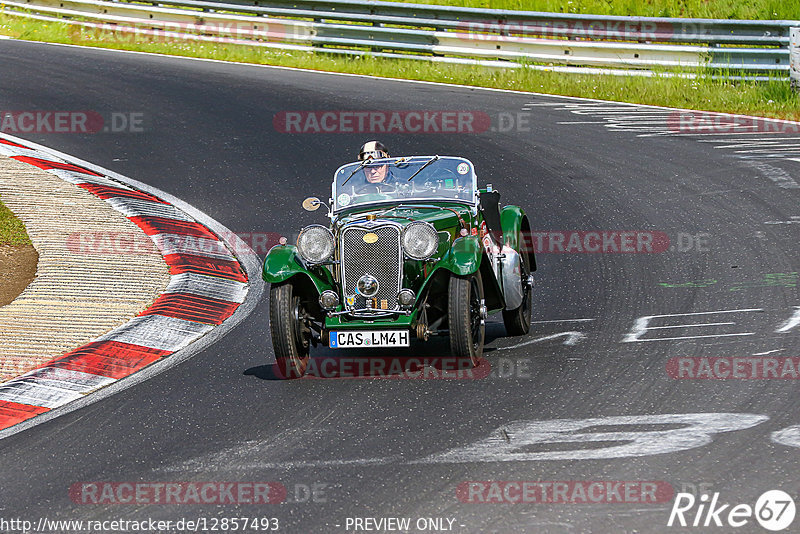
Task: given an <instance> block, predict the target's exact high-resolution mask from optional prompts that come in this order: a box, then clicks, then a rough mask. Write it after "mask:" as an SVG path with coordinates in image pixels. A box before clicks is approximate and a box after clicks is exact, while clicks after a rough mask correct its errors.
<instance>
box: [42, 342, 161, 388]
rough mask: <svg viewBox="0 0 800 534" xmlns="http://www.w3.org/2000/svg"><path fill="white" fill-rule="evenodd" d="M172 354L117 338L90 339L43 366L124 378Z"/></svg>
mask: <svg viewBox="0 0 800 534" xmlns="http://www.w3.org/2000/svg"><path fill="white" fill-rule="evenodd" d="M170 354H172V353H171V352H169V351H166V350H158V349H151V348H148V347H141V346H139V345H131V344H130V343H122V342H120V341H92V342H91V343H87V344H86V345H84V346H82V347H80V348H77V349H75V350H73V351H71V352H68V353H66V354H65V355H64V356H61V357H60V358H56V359H55V360H52V361H50V362H49V363H47V364H46V365H48V366H51V367H56V368H60V369H70V370H73V371H81V372H84V373H91V374H95V375H100V376H107V377H109V378H115V379H117V378H123V377H126V376H128V375H130V374H133V373H134V372H136V371H138V370H139V369H141V368H142V367H145V366H147V365H150V364H151V363H153V362H154V361H156V360H158V359H159V358H163V357H164V356H169V355H170Z"/></svg>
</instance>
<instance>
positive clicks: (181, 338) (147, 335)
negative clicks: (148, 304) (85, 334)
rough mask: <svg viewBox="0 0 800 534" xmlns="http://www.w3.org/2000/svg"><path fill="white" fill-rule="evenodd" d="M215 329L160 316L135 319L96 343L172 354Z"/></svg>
mask: <svg viewBox="0 0 800 534" xmlns="http://www.w3.org/2000/svg"><path fill="white" fill-rule="evenodd" d="M213 328H214V327H213V326H209V325H207V324H202V323H194V322H192V321H185V320H183V319H176V318H174V317H166V316H163V315H147V316H139V317H134V318H133V319H131V320H130V321H128V322H127V323H126V324H124V325H122V326H120V327H119V328H117V329H116V330H114V331H113V332H110V333H108V334H106V335H104V336H100V337H99V338H97V340H96V341H106V340H108V341H121V342H123V343H130V344H131V345H139V346H141V347H148V348H151V349H159V350H165V351H168V352H175V351H178V350H180V349H182V348H183V347H185V346H186V345H188V344H189V343H191V342H192V341H194V340H195V339H197V338H199V337H200V336H202V335H203V334H207V333H208V332H209V331H211V330H212V329H213Z"/></svg>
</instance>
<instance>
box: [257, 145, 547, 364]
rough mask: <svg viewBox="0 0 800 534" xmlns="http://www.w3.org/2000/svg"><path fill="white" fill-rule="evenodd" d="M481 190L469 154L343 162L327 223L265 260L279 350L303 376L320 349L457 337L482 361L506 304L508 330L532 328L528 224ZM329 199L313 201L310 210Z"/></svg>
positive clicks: (459, 353) (462, 357)
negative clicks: (492, 322)
mask: <svg viewBox="0 0 800 534" xmlns="http://www.w3.org/2000/svg"><path fill="white" fill-rule="evenodd" d="M499 198H500V195H499V193H498V192H497V191H494V190H493V189H492V187H491V185H488V186H487V187H486V188H485V189H480V190H479V189H478V186H477V177H476V175H475V169H474V167H473V165H472V163H471V162H470V161H469V160H466V159H464V158H459V157H449V156H411V157H401V158H384V159H378V160H372V159H367V160H365V161H360V162H354V163H350V164H347V165H344V166H342V167H340V168H339V169H338V170H337V171H336V173H335V174H334V177H333V186H332V198H331V199H329V205H328V217H329V218H330V220H331V223H330V226H329V227H328V226H322V225H318V224H313V225H310V226H306V227H305V228H303V229H302V230H301V231H300V234H299V236H298V238H297V243H296V245H289V244H286V240H285V239H282V240H281V244H279V245H276V246H275V247H273V248H272V249H271V250H270V251H269V253H268V254H267V258H266V260H265V261H264V274H263V276H264V280H265V281H266V282H269V283H270V284H271V288H270V322H271V333H272V342H273V344H274V347H275V356H276V359H277V363H278V366H279V369H280V371H281V373H282V374H283V375H284V376H285V377H299V376H302V375H303V374H304V373H305V371H306V367H307V365H308V361H309V354H310V348H311V346H312V345H313V346H317V345H318V344H322V345H325V346H328V347H330V348H333V349H350V348H353V349H355V348H363V347H369V348H384V347H387V348H388V347H408V346H410V344H411V340H412V338H416V339H418V340H425V341H427V340H428V338H429V337H430V336H432V335H447V336H449V338H450V348H451V352H452V356H453V357H455V358H457V359H458V360H457V361H459V362H464V363H467V364H468V365H477V364H478V360H479V359H480V357H481V355H482V353H483V345H484V336H485V319H486V317H487V316H488V314H490V313H494V312H498V311H502V312H503V321H504V323H505V327H506V330H507V332H508V334H510V335H512V336H519V335H524V334H527V333H528V329H529V328H530V315H531V289H532V287H533V277H532V275H531V272H532V271H535V270H536V259H535V257H534V254H533V249H532V247H530V246H526V243H529V239H528V238H529V236H530V223H529V222H528V218H527V216H526V215H525V212H524V211H523V210H522V209H521V208H519V207H517V206H504V207H503V208H502V209H501V208H500V205H499ZM322 205H323V203H322V202H321V201H320V200H318V199H317V198H314V197H311V198H308V199H306V200H305V201H304V202H303V207H304V208H305V209H307V210H309V211H313V210H316V209H317V208H319V207H320V206H322Z"/></svg>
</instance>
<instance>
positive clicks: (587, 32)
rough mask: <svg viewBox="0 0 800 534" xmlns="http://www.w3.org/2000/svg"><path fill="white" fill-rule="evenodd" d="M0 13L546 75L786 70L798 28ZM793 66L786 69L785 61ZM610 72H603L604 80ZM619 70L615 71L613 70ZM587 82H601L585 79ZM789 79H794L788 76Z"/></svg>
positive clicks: (99, 3) (403, 14) (275, 8)
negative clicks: (526, 69)
mask: <svg viewBox="0 0 800 534" xmlns="http://www.w3.org/2000/svg"><path fill="white" fill-rule="evenodd" d="M3 5H4V6H5V7H4V9H3V12H4V13H6V14H10V15H17V16H27V17H32V18H37V19H44V20H56V19H59V20H61V21H63V22H66V23H69V24H74V25H79V26H83V27H88V28H95V29H97V30H101V31H105V32H109V34H111V33H112V32H113V33H114V34H127V35H128V36H129V38H130V36H134V38H135V36H142V37H143V38H144V37H147V38H149V39H152V38H162V39H197V40H212V41H220V40H224V41H229V42H234V43H241V44H250V45H255V46H262V47H270V48H286V49H290V50H314V51H318V52H326V53H335V54H349V55H374V56H381V57H402V58H407V59H421V60H427V61H439V62H448V63H469V64H481V65H488V66H493V67H499V66H507V67H519V66H521V65H523V64H526V65H528V66H530V67H532V68H540V69H552V70H566V69H571V70H580V69H578V68H576V67H584V68H585V67H587V66H588V67H602V68H603V69H604V70H603V71H602V72H610V73H616V74H640V75H642V74H645V75H647V74H652V73H653V71H652V69H662V70H663V69H672V68H678V69H691V70H698V69H712V70H715V69H718V70H721V71H725V72H727V73H728V74H729V75H730V74H735V75H736V76H735V77H745V78H751V79H766V78H767V77H768V76H770V75H771V76H775V75H779V76H785V75H786V74H791V73H793V72H796V71H797V70H800V69H798V68H797V67H796V66H795V67H794V69H795V70H793V69H792V68H790V66H791V65H795V64H796V63H797V62H798V61H797V60H796V57H797V51H796V50H795V51H794V52H792V51H791V49H792V46H793V45H792V43H794V46H795V47H797V46H798V44H797V42H796V41H797V38H796V37H795V39H794V41H793V40H792V35H794V34H793V33H792V31H793V30H792V29H793V28H800V21H769V20H761V21H752V20H741V21H740V20H714V19H679V18H659V17H615V16H597V15H576V14H560V13H543V12H531V11H510V10H495V9H477V8H463V7H449V6H432V5H424V4H405V3H395V2H381V1H369V0H368V1H366V2H364V1H357V0H321V1H318V0H263V1H261V0H254V1H249V2H248V1H247V0H226V1H225V2H217V1H209V0H165V1H161V2H151V3H150V4H143V3H129V2H126V1H106V0H3ZM793 60H794V61H795V63H792V61H793ZM609 69H610V70H609ZM620 69H625V70H620ZM591 72H601V71H600V70H598V69H593V70H591ZM791 76H792V79H793V80H794V79H796V77H795V75H794V74H791Z"/></svg>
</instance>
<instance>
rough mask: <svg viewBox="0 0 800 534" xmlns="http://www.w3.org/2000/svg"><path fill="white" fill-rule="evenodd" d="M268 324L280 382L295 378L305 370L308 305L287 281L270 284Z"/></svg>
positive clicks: (307, 346)
mask: <svg viewBox="0 0 800 534" xmlns="http://www.w3.org/2000/svg"><path fill="white" fill-rule="evenodd" d="M269 298H270V303H269V321H270V330H271V332H272V344H273V346H274V347H275V359H276V360H277V364H278V370H279V372H280V373H281V374H282V376H283V378H299V377H301V376H303V375H304V374H305V372H306V368H307V367H308V358H309V353H310V345H311V327H310V324H309V316H308V305H307V303H305V302H304V300H303V298H302V297H301V295H300V294H299V292H297V291H296V288H295V286H294V284H293V283H292V282H291V281H287V282H282V283H280V284H272V286H271V287H270V290H269Z"/></svg>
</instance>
